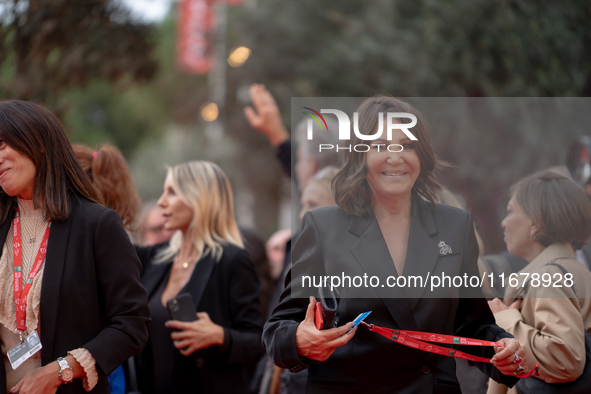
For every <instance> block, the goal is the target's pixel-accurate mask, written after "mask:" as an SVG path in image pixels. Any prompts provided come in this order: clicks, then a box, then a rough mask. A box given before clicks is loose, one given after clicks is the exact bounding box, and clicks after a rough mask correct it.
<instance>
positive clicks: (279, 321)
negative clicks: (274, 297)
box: [263, 199, 517, 394]
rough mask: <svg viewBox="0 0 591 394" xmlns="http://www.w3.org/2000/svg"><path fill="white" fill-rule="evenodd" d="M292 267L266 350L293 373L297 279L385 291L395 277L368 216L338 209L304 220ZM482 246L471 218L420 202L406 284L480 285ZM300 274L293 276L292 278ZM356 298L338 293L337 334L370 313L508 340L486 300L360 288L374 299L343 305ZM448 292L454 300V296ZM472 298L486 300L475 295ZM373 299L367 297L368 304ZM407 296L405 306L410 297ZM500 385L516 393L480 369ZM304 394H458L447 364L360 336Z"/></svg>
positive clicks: (390, 322) (385, 320) (314, 368)
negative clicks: (349, 281)
mask: <svg viewBox="0 0 591 394" xmlns="http://www.w3.org/2000/svg"><path fill="white" fill-rule="evenodd" d="M440 241H444V242H445V244H446V245H448V246H450V247H451V249H452V253H449V254H446V255H441V254H440V247H439V246H438V243H439V242H440ZM292 257H293V262H294V267H293V268H292V273H293V275H294V277H293V279H292V278H291V274H292V273H290V275H289V276H288V278H287V281H288V282H289V283H288V285H287V287H286V290H285V292H284V293H283V295H282V297H281V302H280V304H279V306H278V307H277V308H276V309H275V311H274V312H273V316H272V317H271V319H270V320H269V321H268V322H267V324H266V325H265V329H264V333H263V344H264V346H265V347H266V349H267V351H268V353H269V355H270V356H271V357H272V358H273V360H274V361H275V363H276V364H277V365H278V366H280V367H283V368H286V369H290V370H292V371H297V370H300V369H302V368H306V367H307V365H306V364H305V362H304V361H303V360H301V359H300V358H299V356H298V354H297V349H296V346H295V333H296V329H297V326H298V323H299V322H301V321H302V320H303V319H304V316H305V313H306V308H307V305H308V299H305V298H292V297H291V295H290V294H291V292H292V290H296V287H298V286H301V275H302V274H304V273H305V274H311V275H322V274H326V275H338V276H341V275H342V273H345V274H346V275H349V276H354V275H359V276H363V274H364V273H367V275H368V276H369V277H371V276H372V275H376V276H379V277H380V280H381V281H382V282H381V283H384V282H383V281H385V279H386V277H385V275H392V276H395V277H396V276H397V273H396V269H395V267H394V264H393V262H392V259H391V257H390V253H389V251H388V248H387V246H386V243H385V241H384V237H383V235H382V232H381V230H380V227H379V224H378V222H377V220H376V218H375V216H374V214H373V212H372V211H371V209H369V210H368V213H367V214H366V215H365V216H364V217H361V218H360V217H356V216H351V217H349V216H346V215H344V214H343V213H342V212H341V211H340V209H339V208H338V207H336V206H332V207H326V208H320V209H316V210H313V211H311V212H308V213H307V214H306V215H305V217H304V221H303V224H302V232H301V234H300V235H299V237H298V239H297V240H296V241H295V244H294V246H293V250H292ZM477 257H478V246H477V243H476V238H475V235H474V229H473V225H472V220H471V217H470V215H469V214H468V213H467V212H465V211H462V210H460V209H457V208H453V207H449V206H446V205H438V206H437V209H436V210H433V209H432V207H431V205H430V204H428V203H427V202H425V201H424V200H422V199H415V200H414V208H413V216H412V221H411V226H410V235H409V240H408V247H407V256H406V263H405V267H404V276H406V277H408V276H410V275H421V276H423V277H425V275H426V273H427V272H429V273H430V275H436V274H439V275H441V273H442V272H445V273H446V274H447V275H451V274H455V273H459V272H462V271H463V272H466V273H468V274H470V275H476V276H478V271H477V266H476V261H477ZM296 274H297V276H296ZM355 290H356V289H355V288H353V289H339V291H341V296H342V298H341V301H340V304H339V308H338V312H337V318H338V321H339V325H342V324H345V323H346V322H349V321H352V320H353V319H354V318H355V317H356V316H357V315H358V314H359V313H361V312H366V311H370V310H371V311H373V312H372V314H371V315H370V316H369V317H368V318H367V319H366V320H367V322H368V323H373V324H376V325H378V326H382V327H387V328H400V329H406V330H414V331H425V332H434V333H445V334H452V333H455V334H456V335H459V336H466V337H472V338H481V339H487V340H497V339H500V338H502V337H512V336H511V335H510V334H507V333H505V332H504V331H503V330H502V329H501V328H499V327H498V326H497V325H495V324H494V322H495V320H494V317H493V315H492V313H491V312H490V309H489V307H488V305H487V303H486V300H485V299H484V298H459V296H466V295H469V294H463V290H462V291H460V290H457V289H455V290H454V289H452V290H451V291H452V293H449V294H442V297H440V298H421V296H422V295H424V294H421V293H422V292H423V291H424V290H418V293H417V292H414V293H413V292H410V290H409V289H403V288H399V287H395V288H388V287H381V286H378V287H376V288H373V289H369V290H367V289H365V291H366V295H367V291H369V292H370V293H371V294H373V297H374V298H348V297H351V296H352V295H353V294H354V291H355ZM454 291H456V292H455V293H454ZM477 293H478V294H480V295H481V294H482V293H481V292H480V290H479V289H478V290H477ZM371 294H370V295H371ZM409 294H410V295H411V296H412V298H411V297H409V296H408V295H409ZM461 350H463V351H466V352H469V353H471V354H474V355H480V356H484V357H492V355H493V350H492V348H466V347H462V349H461ZM477 364H478V366H479V368H480V369H482V370H483V371H485V373H487V374H488V375H489V376H491V377H493V378H494V379H496V380H501V381H503V382H504V383H506V384H508V385H513V384H515V382H516V380H517V379H516V378H514V377H507V376H505V375H501V374H500V373H499V372H498V370H496V369H495V368H494V367H492V365H491V364H486V363H484V364H483V363H477ZM306 392H307V393H337V392H338V393H340V394H344V393H364V392H384V393H394V392H395V393H460V388H459V384H458V381H457V378H456V376H455V361H454V359H453V358H450V357H444V356H438V355H435V354H432V353H426V352H422V351H418V350H414V349H412V348H410V347H406V346H403V345H400V344H397V343H394V342H392V341H390V340H388V339H386V338H384V337H382V336H380V335H378V334H376V333H372V332H370V331H369V330H368V329H367V328H366V327H364V326H361V327H359V328H358V330H357V333H356V334H355V336H354V337H353V339H352V340H351V341H349V343H347V344H346V345H345V346H342V347H340V348H337V349H336V351H335V352H334V353H333V355H332V356H331V357H330V358H329V359H328V360H326V361H325V362H324V363H323V364H321V365H317V364H316V365H311V366H310V370H309V375H308V386H307V391H306Z"/></svg>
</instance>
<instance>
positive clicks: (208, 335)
mask: <svg viewBox="0 0 591 394" xmlns="http://www.w3.org/2000/svg"><path fill="white" fill-rule="evenodd" d="M197 317H198V318H199V319H198V320H195V321H192V322H182V321H178V320H170V321H167V322H166V323H164V325H165V326H166V327H168V328H172V329H175V330H181V331H179V332H173V333H172V334H170V337H171V338H172V340H173V341H174V347H176V348H177V349H181V354H182V355H183V356H189V355H191V354H193V353H194V352H195V351H197V350H199V349H204V348H206V347H210V346H216V345H221V344H223V343H224V328H223V327H222V326H219V325H217V324H215V323H214V322H212V321H211V319H210V318H209V315H208V314H207V312H198V313H197Z"/></svg>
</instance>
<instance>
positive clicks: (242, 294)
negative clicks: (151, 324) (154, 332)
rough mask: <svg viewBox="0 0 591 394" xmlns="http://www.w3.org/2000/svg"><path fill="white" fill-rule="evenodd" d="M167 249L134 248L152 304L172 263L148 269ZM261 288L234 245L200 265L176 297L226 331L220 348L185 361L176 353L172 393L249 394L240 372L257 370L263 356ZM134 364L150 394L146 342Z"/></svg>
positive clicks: (149, 353)
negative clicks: (189, 300)
mask: <svg viewBox="0 0 591 394" xmlns="http://www.w3.org/2000/svg"><path fill="white" fill-rule="evenodd" d="M166 245H167V244H160V245H156V246H154V247H147V248H137V251H138V255H139V257H140V260H141V261H142V265H143V267H144V270H143V272H142V283H143V284H144V286H145V288H146V290H147V292H148V297H149V298H150V299H151V297H153V296H154V295H155V293H156V292H157V290H158V287H159V286H160V284H161V283H162V281H168V276H169V274H170V268H171V267H172V261H168V262H164V263H161V264H153V263H152V260H153V259H154V256H155V255H156V253H157V252H158V250H160V248H162V247H165V246H166ZM260 287H261V286H260V283H259V280H258V277H257V275H256V272H255V270H254V266H253V264H252V262H251V261H250V258H249V256H248V253H247V252H246V251H245V250H244V249H241V248H239V247H237V246H235V245H231V244H227V245H224V247H223V254H222V257H221V259H220V260H219V261H218V262H216V261H215V259H214V258H213V257H212V256H211V255H210V254H208V255H206V256H205V257H202V258H201V259H200V260H199V261H198V263H197V266H196V267H195V269H194V271H193V274H192V276H191V279H190V280H189V283H187V285H186V286H185V287H184V288H183V289H182V290H181V291H180V293H190V294H191V295H192V296H193V302H194V303H195V305H196V306H197V311H198V312H207V313H208V314H209V317H210V318H211V320H212V321H213V322H214V323H216V324H219V325H221V326H222V327H224V344H223V345H222V346H219V347H217V346H212V347H209V348H206V349H201V350H198V351H196V352H195V353H193V354H191V355H190V356H188V357H185V356H182V355H181V354H180V353H178V352H177V353H176V357H175V361H174V365H173V375H172V384H173V392H174V393H185V392H186V393H227V392H232V393H242V392H247V385H248V380H247V378H246V377H245V375H244V368H243V367H244V365H246V364H255V363H256V362H257V361H258V360H259V359H260V358H261V357H262V356H263V354H264V352H265V351H264V349H263V347H262V346H261V333H262V326H263V315H262V312H261V309H260V305H259V299H258V296H259V292H260ZM170 341H172V339H170ZM136 361H137V365H138V380H139V383H140V390H141V391H142V392H143V393H144V394H147V393H150V392H152V391H153V388H152V384H151V378H150V377H151V371H152V370H153V360H152V349H151V343H150V341H149V342H148V345H147V346H146V348H145V349H144V351H142V353H140V355H138V357H136Z"/></svg>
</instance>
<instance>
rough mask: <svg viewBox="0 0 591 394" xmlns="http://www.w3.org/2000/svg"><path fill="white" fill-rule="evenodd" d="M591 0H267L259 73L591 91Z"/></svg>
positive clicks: (388, 85) (343, 84) (325, 84)
mask: <svg viewBox="0 0 591 394" xmlns="http://www.w3.org/2000/svg"><path fill="white" fill-rule="evenodd" d="M590 19H591V3H589V2H580V1H564V2H555V1H549V0H544V1H537V2H529V1H507V0H504V1H494V2H491V1H488V0H461V1H457V0H454V1H450V0H443V1H435V0H398V1H391V0H373V1H367V2H359V1H353V0H342V1H339V2H334V1H328V0H321V1H318V0H300V1H298V2H293V1H290V0H273V1H270V0H261V1H260V2H259V7H258V8H256V9H252V10H251V12H250V13H248V14H247V22H246V28H247V30H248V31H249V32H250V33H251V34H250V36H251V39H252V41H251V44H252V48H253V54H254V56H253V59H252V61H250V62H249V63H248V64H247V66H246V67H248V71H249V73H250V75H251V77H252V78H254V79H257V80H259V81H264V82H266V83H267V84H268V85H270V86H273V87H274V88H275V89H277V90H280V91H288V92H289V94H288V96H300V97H306V96H324V97H330V96H367V95H372V94H373V93H375V92H377V93H380V92H388V93H391V94H395V95H398V96H415V97H418V96H553V95H567V96H580V95H588V94H590V93H591V52H590V51H589V50H588V48H589V47H590V44H591V29H589V27H588V26H589V20H590Z"/></svg>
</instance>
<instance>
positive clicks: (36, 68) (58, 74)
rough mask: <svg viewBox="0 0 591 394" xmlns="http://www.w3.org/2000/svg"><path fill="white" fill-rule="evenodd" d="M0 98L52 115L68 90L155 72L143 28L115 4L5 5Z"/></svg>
mask: <svg viewBox="0 0 591 394" xmlns="http://www.w3.org/2000/svg"><path fill="white" fill-rule="evenodd" d="M2 5H3V7H2V10H1V14H0V17H1V20H2V25H1V26H0V75H1V76H2V78H1V79H0V95H1V96H2V97H4V98H14V99H24V100H35V101H39V102H42V103H43V104H45V105H46V106H47V107H48V108H50V109H51V110H52V111H53V112H55V113H56V114H57V115H58V116H61V115H63V114H64V113H65V112H66V110H67V109H68V105H69V104H70V102H69V100H68V99H69V98H70V96H68V95H67V94H66V92H68V90H70V89H72V88H77V87H84V86H87V84H89V83H90V82H91V81H93V80H104V81H109V82H113V83H118V84H120V85H122V86H129V85H130V84H131V83H132V82H137V81H145V80H148V79H150V78H152V77H153V76H154V74H155V72H156V62H155V61H154V60H153V59H152V57H151V53H152V51H153V49H154V42H153V40H152V38H151V36H150V34H149V33H150V30H151V28H150V27H149V26H143V25H139V24H137V23H133V22H132V20H131V19H130V15H129V11H128V10H127V9H126V8H124V7H123V6H122V5H121V2H120V1H119V0H116V1H109V0H27V1H24V0H5V1H4V2H3V4H2Z"/></svg>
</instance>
